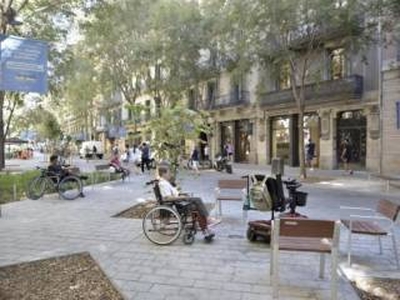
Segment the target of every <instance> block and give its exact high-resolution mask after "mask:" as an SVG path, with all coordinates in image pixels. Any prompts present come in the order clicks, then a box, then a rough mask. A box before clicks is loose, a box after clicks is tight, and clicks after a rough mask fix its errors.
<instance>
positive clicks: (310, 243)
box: [270, 219, 340, 300]
mask: <svg viewBox="0 0 400 300" xmlns="http://www.w3.org/2000/svg"><path fill="white" fill-rule="evenodd" d="M339 230H340V226H339V222H335V221H328V220H312V219H275V220H274V221H273V222H272V243H271V264H270V268H271V269H270V274H271V280H272V293H273V297H274V298H277V297H278V287H279V274H278V271H279V268H278V263H279V251H299V252H315V253H319V254H320V265H319V277H320V278H323V276H324V271H325V254H330V255H331V264H332V267H331V299H333V300H335V299H337V264H338V253H339Z"/></svg>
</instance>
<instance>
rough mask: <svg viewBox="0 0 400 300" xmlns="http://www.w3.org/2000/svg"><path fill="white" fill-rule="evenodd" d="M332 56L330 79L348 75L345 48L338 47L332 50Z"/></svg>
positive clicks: (330, 56)
mask: <svg viewBox="0 0 400 300" xmlns="http://www.w3.org/2000/svg"><path fill="white" fill-rule="evenodd" d="M329 58H330V79H332V80H335V79H341V78H343V77H345V76H346V57H345V55H344V49H343V48H338V49H335V50H332V51H331V52H330V55H329Z"/></svg>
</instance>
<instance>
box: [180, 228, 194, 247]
mask: <svg viewBox="0 0 400 300" xmlns="http://www.w3.org/2000/svg"><path fill="white" fill-rule="evenodd" d="M182 240H183V243H184V244H186V245H191V244H193V242H194V232H192V231H188V232H185V234H184V235H183V238H182Z"/></svg>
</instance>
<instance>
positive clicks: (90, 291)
mask: <svg viewBox="0 0 400 300" xmlns="http://www.w3.org/2000/svg"><path fill="white" fill-rule="evenodd" d="M6 299H7V300H28V299H29V300H43V299H58V300H72V299H74V300H77V299H94V300H120V299H121V300H123V299H124V298H123V297H122V295H121V294H120V293H119V292H118V291H117V290H116V288H115V287H114V286H113V285H112V284H111V282H110V281H109V280H108V278H107V276H106V275H105V274H104V273H103V271H102V270H101V268H100V267H99V266H98V265H97V263H96V262H95V261H94V259H93V258H92V257H91V256H90V254H89V253H87V252H85V253H78V254H72V255H67V256H61V257H55V258H49V259H43V260H37V261H33V262H26V263H21V264H16V265H10V266H5V267H1V268H0V300H6Z"/></svg>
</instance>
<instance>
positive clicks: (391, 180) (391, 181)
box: [368, 173, 400, 192]
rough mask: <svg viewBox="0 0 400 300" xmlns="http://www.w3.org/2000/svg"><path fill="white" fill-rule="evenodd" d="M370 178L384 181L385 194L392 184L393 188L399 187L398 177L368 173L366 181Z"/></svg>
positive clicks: (399, 179) (399, 178) (399, 177)
mask: <svg viewBox="0 0 400 300" xmlns="http://www.w3.org/2000/svg"><path fill="white" fill-rule="evenodd" d="M371 178H379V179H382V180H384V181H385V189H386V192H388V191H389V189H390V186H391V185H392V184H393V186H395V187H400V176H399V175H397V176H396V175H388V174H379V173H370V174H369V175H368V179H369V180H370V179H371Z"/></svg>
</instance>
